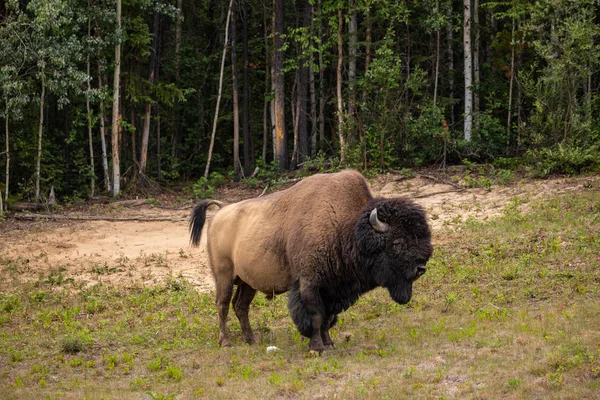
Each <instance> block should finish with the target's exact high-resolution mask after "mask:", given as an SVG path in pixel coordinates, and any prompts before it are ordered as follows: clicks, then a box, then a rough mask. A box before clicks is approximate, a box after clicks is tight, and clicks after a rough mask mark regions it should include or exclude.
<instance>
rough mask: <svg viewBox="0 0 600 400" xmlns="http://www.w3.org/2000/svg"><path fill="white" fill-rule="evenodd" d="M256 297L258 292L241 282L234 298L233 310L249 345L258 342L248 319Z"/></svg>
mask: <svg viewBox="0 0 600 400" xmlns="http://www.w3.org/2000/svg"><path fill="white" fill-rule="evenodd" d="M255 295H256V290H255V289H254V288H252V287H251V286H250V285H248V284H247V283H245V282H241V283H240V284H239V285H238V288H237V290H236V291H235V295H234V296H233V310H234V311H235V315H237V317H238V319H239V320H240V326H241V327H242V334H243V335H244V340H245V341H246V343H248V344H254V343H255V342H256V340H255V339H254V333H253V332H252V326H250V320H249V319H248V311H249V310H250V303H252V300H253V299H254V296H255Z"/></svg>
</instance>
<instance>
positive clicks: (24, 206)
mask: <svg viewBox="0 0 600 400" xmlns="http://www.w3.org/2000/svg"><path fill="white" fill-rule="evenodd" d="M7 206H8V209H9V210H11V211H37V210H43V209H44V208H45V207H46V205H45V204H43V203H27V202H17V203H13V204H7Z"/></svg>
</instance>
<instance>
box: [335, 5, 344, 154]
mask: <svg viewBox="0 0 600 400" xmlns="http://www.w3.org/2000/svg"><path fill="white" fill-rule="evenodd" d="M343 22H344V19H343V15H342V9H341V8H339V9H338V35H337V45H338V46H337V47H338V61H337V117H338V136H339V139H340V164H343V163H344V161H345V155H346V149H345V147H346V144H345V141H344V109H343V106H342V103H343V102H342V66H343V61H344V59H343V45H342V27H343Z"/></svg>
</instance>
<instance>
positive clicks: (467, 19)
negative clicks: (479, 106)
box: [463, 0, 473, 141]
mask: <svg viewBox="0 0 600 400" xmlns="http://www.w3.org/2000/svg"><path fill="white" fill-rule="evenodd" d="M463 8H464V13H463V48H464V54H465V56H464V57H465V64H464V75H465V124H464V135H465V136H464V137H465V140H466V141H470V140H471V128H472V125H473V57H472V49H471V0H464V3H463Z"/></svg>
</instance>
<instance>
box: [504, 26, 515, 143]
mask: <svg viewBox="0 0 600 400" xmlns="http://www.w3.org/2000/svg"><path fill="white" fill-rule="evenodd" d="M515 25H516V23H515V19H514V18H513V19H512V31H511V35H510V71H509V74H510V83H509V85H508V116H507V118H506V154H507V155H508V154H509V153H510V136H511V134H510V133H511V130H512V129H511V125H512V99H513V83H514V80H515V44H514V40H515Z"/></svg>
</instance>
